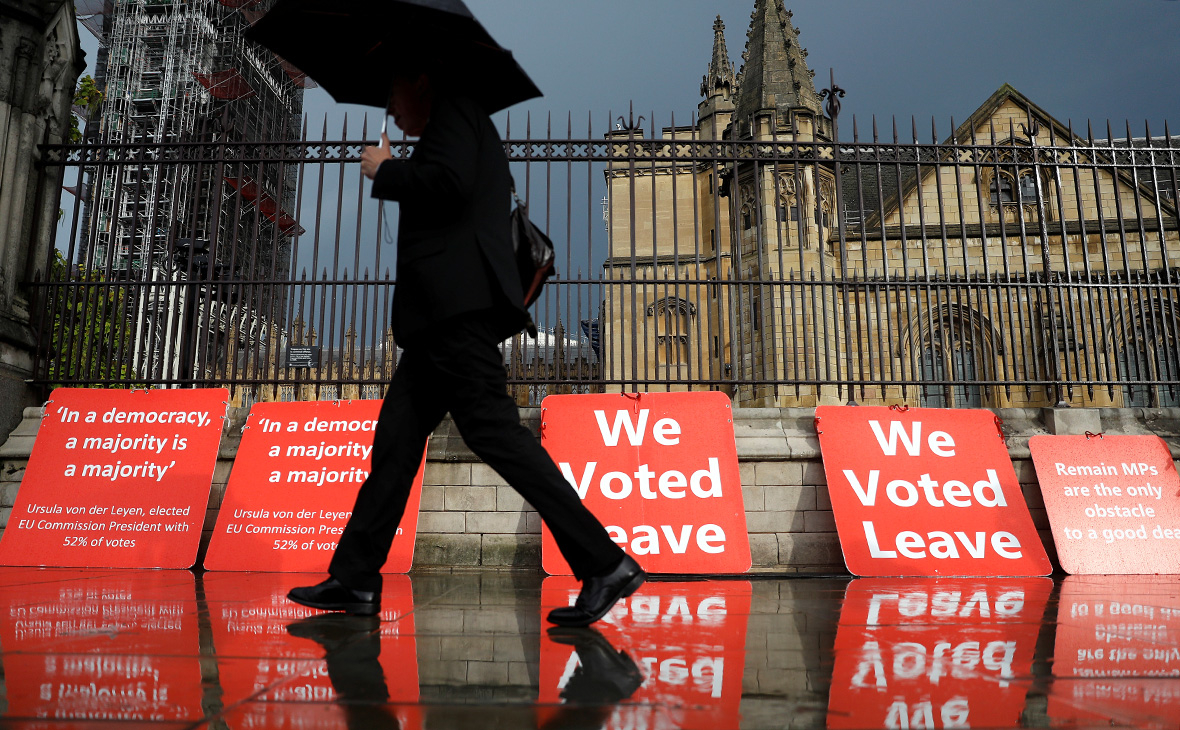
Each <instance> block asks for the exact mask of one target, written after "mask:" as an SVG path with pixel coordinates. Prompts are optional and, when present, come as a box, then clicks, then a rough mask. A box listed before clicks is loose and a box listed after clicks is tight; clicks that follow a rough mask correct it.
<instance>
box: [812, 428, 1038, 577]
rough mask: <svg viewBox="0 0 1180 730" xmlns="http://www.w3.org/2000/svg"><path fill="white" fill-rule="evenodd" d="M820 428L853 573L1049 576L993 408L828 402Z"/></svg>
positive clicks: (834, 506)
mask: <svg viewBox="0 0 1180 730" xmlns="http://www.w3.org/2000/svg"><path fill="white" fill-rule="evenodd" d="M815 417H816V430H817V431H818V433H819V443H820V448H821V449H822V451H823V458H824V472H825V473H826V474H827V478H828V479H827V480H828V492H829V493H830V494H831V499H832V511H833V512H834V513H835V518H836V529H837V530H838V531H839V534H840V547H841V548H842V549H843V551H844V563H845V564H846V565H847V566H848V570H849V571H850V572H852V573H853V574H855V575H875V576H885V575H964V576H968V575H1013V576H1019V575H1048V574H1049V572H1050V571H1051V570H1052V567H1051V566H1050V564H1049V558H1048V556H1047V555H1046V554H1045V547H1044V545H1042V544H1041V540H1040V538H1039V536H1038V535H1037V531H1036V528H1035V527H1034V526H1033V522H1032V516H1031V515H1030V514H1029V512H1028V505H1027V504H1025V501H1024V496H1023V494H1022V493H1021V491H1020V484H1019V483H1018V482H1017V481H1016V472H1015V471H1014V470H1013V469H1012V462H1011V461H1010V460H1009V457H1008V450H1007V448H1005V446H1004V441H1003V439H1002V438H1001V434H1000V431H999V427H998V426H997V424H996V417H995V415H994V414H992V413H991V412H990V411H984V410H967V409H953V410H952V409H941V408H910V409H908V410H906V409H899V408H897V409H895V408H885V407H867V406H855V407H854V406H820V407H819V408H816V409H815Z"/></svg>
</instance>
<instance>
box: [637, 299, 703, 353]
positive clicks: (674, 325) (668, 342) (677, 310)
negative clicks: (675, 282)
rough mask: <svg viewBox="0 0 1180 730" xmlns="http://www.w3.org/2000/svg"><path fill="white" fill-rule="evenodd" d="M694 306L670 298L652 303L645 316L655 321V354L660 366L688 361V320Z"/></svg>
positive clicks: (691, 315)
mask: <svg viewBox="0 0 1180 730" xmlns="http://www.w3.org/2000/svg"><path fill="white" fill-rule="evenodd" d="M696 313H697V309H696V306H694V305H693V303H692V302H690V301H688V300H687V299H681V298H680V297H676V296H671V297H664V298H663V299H659V300H657V301H656V302H654V303H653V304H652V305H651V306H649V307H648V308H647V316H649V317H652V318H654V319H655V332H656V352H657V357H658V360H659V364H660V365H681V364H683V363H687V362H688V361H689V348H690V345H691V332H692V328H691V324H690V320H691V318H692V317H695V316H696Z"/></svg>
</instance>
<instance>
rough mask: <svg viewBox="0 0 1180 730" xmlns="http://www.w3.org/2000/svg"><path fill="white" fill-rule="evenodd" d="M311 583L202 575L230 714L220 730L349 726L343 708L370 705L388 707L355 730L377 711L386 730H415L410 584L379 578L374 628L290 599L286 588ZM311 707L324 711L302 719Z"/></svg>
mask: <svg viewBox="0 0 1180 730" xmlns="http://www.w3.org/2000/svg"><path fill="white" fill-rule="evenodd" d="M316 580H318V577H317V576H315V575H305V576H298V575H292V574H289V573H283V574H280V573H206V574H205V576H204V589H205V593H204V594H205V599H206V601H207V603H208V606H209V622H210V626H211V627H212V631H211V637H212V641H213V645H214V646H215V647H217V657H218V659H217V665H218V666H217V676H218V685H219V687H220V689H221V692H222V702H223V704H224V705H225V706H227V707H232V706H234V705H237V708H236V709H233V710H230V711H229V712H228V713H227V715H226V718H225V719H226V724H227V726H229V727H255V728H272V727H279V728H290V727H300V728H308V729H309V730H315V729H316V728H324V729H325V730H327V729H328V728H333V729H334V728H342V727H351V726H353V724H354V723H352V722H349V707H348V700H353V701H357V700H368V701H370V702H373V701H381V702H388V703H389V706H387V707H383V708H377V709H373V710H372V711H371V712H370V713H369V715H368V723H366V724H363V725H361V726H362V727H365V726H369V725H371V724H372V723H373V722H375V721H376V718H377V717H379V716H380V715H381V714H382V713H383V712H384V713H388V715H389V716H390V722H389V723H388V725H389V727H400V728H402V729H403V730H415V729H417V728H421V727H422V718H421V710H420V708H419V706H418V705H417V704H416V703H417V702H418V652H417V644H416V639H415V631H414V593H413V588H412V585H411V583H410V578H409V576H405V575H391V576H386V577H385V579H384V581H383V583H384V588H383V589H382V592H381V613H380V614H379V616H378V618H379V619H380V624H379V627H380V628H379V629H378V628H377V624H376V623H375V622H374V623H373V624H370V623H368V622H367V621H365V620H364V619H361V618H358V617H355V616H343V615H342V614H324V613H322V612H320V611H317V610H315V609H312V608H306V607H304V606H300V605H298V604H295V603H292V602H291V601H289V600H287V591H289V590H290V589H291V587H292V586H295V585H307V584H310V583H313V582H315V581H316ZM309 619H310V620H309ZM321 621H322V623H321ZM301 628H302V629H303V630H300V629H301ZM374 629H376V631H375V633H374ZM317 638H319V639H321V640H322V641H323V643H321V642H320V641H317V640H316V639H317ZM325 644H327V646H325ZM329 648H330V649H331V651H332V653H331V654H330V655H329V654H328V651H329ZM358 678H359V679H358ZM333 679H335V680H336V681H335V682H334V681H333ZM342 680H343V681H342ZM337 683H340V685H341V686H337ZM358 692H360V693H362V695H363V696H361V697H358V696H356V693H358ZM366 693H367V694H366ZM382 694H384V695H386V696H385V697H382V696H381V695H382ZM247 700H249V701H247ZM341 701H343V702H341ZM309 703H317V704H318V705H322V706H321V707H319V709H318V710H317V711H316V712H308V706H309ZM337 703H340V704H337ZM393 718H396V720H394V719H393Z"/></svg>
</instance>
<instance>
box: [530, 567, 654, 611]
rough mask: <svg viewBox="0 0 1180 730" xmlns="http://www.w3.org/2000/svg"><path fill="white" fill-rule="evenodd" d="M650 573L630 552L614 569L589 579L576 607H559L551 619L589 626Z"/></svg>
mask: <svg viewBox="0 0 1180 730" xmlns="http://www.w3.org/2000/svg"><path fill="white" fill-rule="evenodd" d="M645 580H647V573H644V572H643V568H640V567H639V563H637V562H635V559H634V558H632V557H631V556H630V555H624V556H623V562H621V563H619V564H618V566H616V567H615V569H614V570H612V571H610V572H608V573H605V574H603V575H596V576H594V577H593V578H587V579H586V580H585V581H583V582H582V592H581V593H579V594H578V600H577V601H575V602H574V605H572V606H563V607H561V608H555V609H553V610H552V611H550V612H549V622H550V623H554V624H557V625H558V626H589V625H590V624H592V623H594V622H595V621H597V620H598V619H600V618H602V617H603V616H605V615H606V612H607V611H609V610H610V609H611V606H613V605H615V602H616V601H618V600H619V599H620V598H626V597H627V596H629V595H631V594H632V593H634V592H635V591H636V590H638V589H639V586H641V585H643V581H645Z"/></svg>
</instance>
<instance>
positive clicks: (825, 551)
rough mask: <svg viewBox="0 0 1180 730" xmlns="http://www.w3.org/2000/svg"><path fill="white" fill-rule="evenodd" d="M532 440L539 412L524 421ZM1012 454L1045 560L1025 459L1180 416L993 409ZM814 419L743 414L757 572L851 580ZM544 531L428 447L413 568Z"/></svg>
mask: <svg viewBox="0 0 1180 730" xmlns="http://www.w3.org/2000/svg"><path fill="white" fill-rule="evenodd" d="M246 413H247V411H246V410H245V409H242V408H234V409H231V411H230V417H229V418H228V419H227V420H226V421H225V423H226V426H225V433H224V435H223V437H222V442H221V449H220V454H219V458H218V462H217V468H216V470H215V471H214V476H213V489H212V491H211V493H210V497H209V509H208V512H207V515H206V518H205V525H204V532H203V534H202V539H201V552H200V555H201V557H203V556H204V551H205V547H206V545H207V544H208V540H209V536H210V534H211V531H212V529H213V526H214V523H215V522H216V520H217V512H218V509H219V508H220V506H221V499H222V496H223V495H224V493H225V485H226V482H227V481H228V479H229V473H230V470H231V468H232V467H233V459H234V457H235V455H236V454H237V447H238V442H239V441H240V439H241V427H242V426H243V425H244V424H245V421H246ZM521 413H522V417H523V419H524V421H525V423H526V424H527V425H528V426H529V427H530V428H532V430H533V431H534V433H535V432H536V431H537V429H538V427H539V425H540V409H538V408H526V409H522V411H521ZM995 413H996V415H998V416H999V417H1000V418H1001V419H1003V422H1004V424H1003V429H1004V434H1005V441H1006V443H1007V446H1008V452H1009V454H1010V455H1011V457H1012V463H1013V466H1014V467H1015V469H1016V474H1017V476H1018V477H1019V480H1020V484H1021V487H1022V489H1023V490H1024V494H1025V499H1026V500H1027V501H1028V504H1029V508H1030V509H1031V511H1032V516H1033V521H1034V523H1035V524H1036V526H1037V529H1038V530H1040V532H1041V536H1042V539H1043V540H1044V542H1045V545H1046V547H1047V548H1048V550H1049V555H1050V557H1051V558H1053V559H1054V561H1056V552H1055V550H1054V548H1053V541H1052V538H1051V537H1050V533H1049V523H1048V519H1047V517H1046V514H1045V505H1044V503H1043V502H1042V500H1041V494H1040V488H1039V487H1038V485H1037V479H1036V472H1035V470H1034V469H1033V466H1032V462H1031V460H1030V458H1029V452H1028V439H1029V438H1030V437H1032V436H1035V435H1037V434H1047V433H1058V434H1081V433H1085V432H1086V431H1091V432H1095V433H1097V432H1106V433H1110V434H1156V435H1159V436H1161V437H1163V438H1164V440H1165V441H1166V442H1167V443H1168V445H1169V446H1170V448H1171V450H1172V457H1173V459H1178V458H1180V408H1162V409H1143V408H1103V409H1082V408H1072V409H1051V408H1043V409H1042V408H1024V409H1017V408H1008V409H996V410H995ZM814 419H815V411H814V410H813V409H810V408H739V409H735V410H734V429H735V435H736V438H737V451H738V459H739V462H740V468H741V480H742V493H743V496H744V498H745V505H746V520H747V525H748V528H749V532H750V548H751V552H752V555H753V562H754V567H753V569H752V572H754V573H805V574H823V573H844V572H845V571H844V562H843V559H842V557H841V552H840V544H839V540H838V539H837V537H836V525H835V520H834V519H833V516H832V506H831V502H830V501H829V499H828V490H827V486H826V479H825V478H824V470H823V462H822V461H821V459H820V451H819V441H818V437H817V436H816V433H815V422H814ZM40 422H41V409H40V408H29V409H26V411H25V418H24V420H23V421H22V422H21V424H20V426H18V427H17V428H16V430H14V431H13V432H12V434H11V435H10V436H9V438H8V440H7V441H6V442H5V443H4V444H3V446H0V528H2V527H3V526H4V525H6V524H7V523H8V516H9V514H10V513H11V512H12V505H13V503H14V500H15V498H16V493H17V489H18V488H19V486H20V480H21V477H22V476H23V474H24V467H25V464H26V463H27V461H28V457H29V453H30V451H31V449H32V446H33V440H34V438H35V437H36V433H37V428H38V426H39V425H40ZM540 564H541V522H540V518H539V517H538V515H537V513H536V512H535V511H533V510H532V509H531V508H529V507H528V506H527V505H526V504H525V503H524V501H523V500H522V499H521V498H520V496H519V495H518V494H517V493H516V492H515V490H513V489H512V488H511V487H509V486H507V485H506V484H505V483H504V481H503V480H501V479H500V477H499V476H498V475H497V474H496V473H495V472H493V471H492V470H491V469H490V468H489V467H487V466H486V465H484V464H483V463H481V462H480V461H479V460H478V459H476V458H475V455H474V454H472V453H471V452H470V451H469V450H468V449H467V447H466V446H465V445H464V444H463V441H462V439H461V438H460V437H459V435H458V433H457V432H456V430H455V428H454V425H453V424H452V423H451V422H450V421H449V420H447V421H444V422H443V424H442V425H441V426H440V427H439V429H438V430H437V431H436V432H435V434H434V436H433V437H432V438H431V441H430V448H429V451H428V454H427V464H426V474H425V480H424V486H423V488H422V505H421V515H420V517H419V521H418V539H417V545H416V546H415V553H414V565H415V567H423V568H424V567H448V568H450V567H464V566H466V567H477V566H485V567H495V568H501V567H510V566H516V567H538V566H540Z"/></svg>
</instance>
